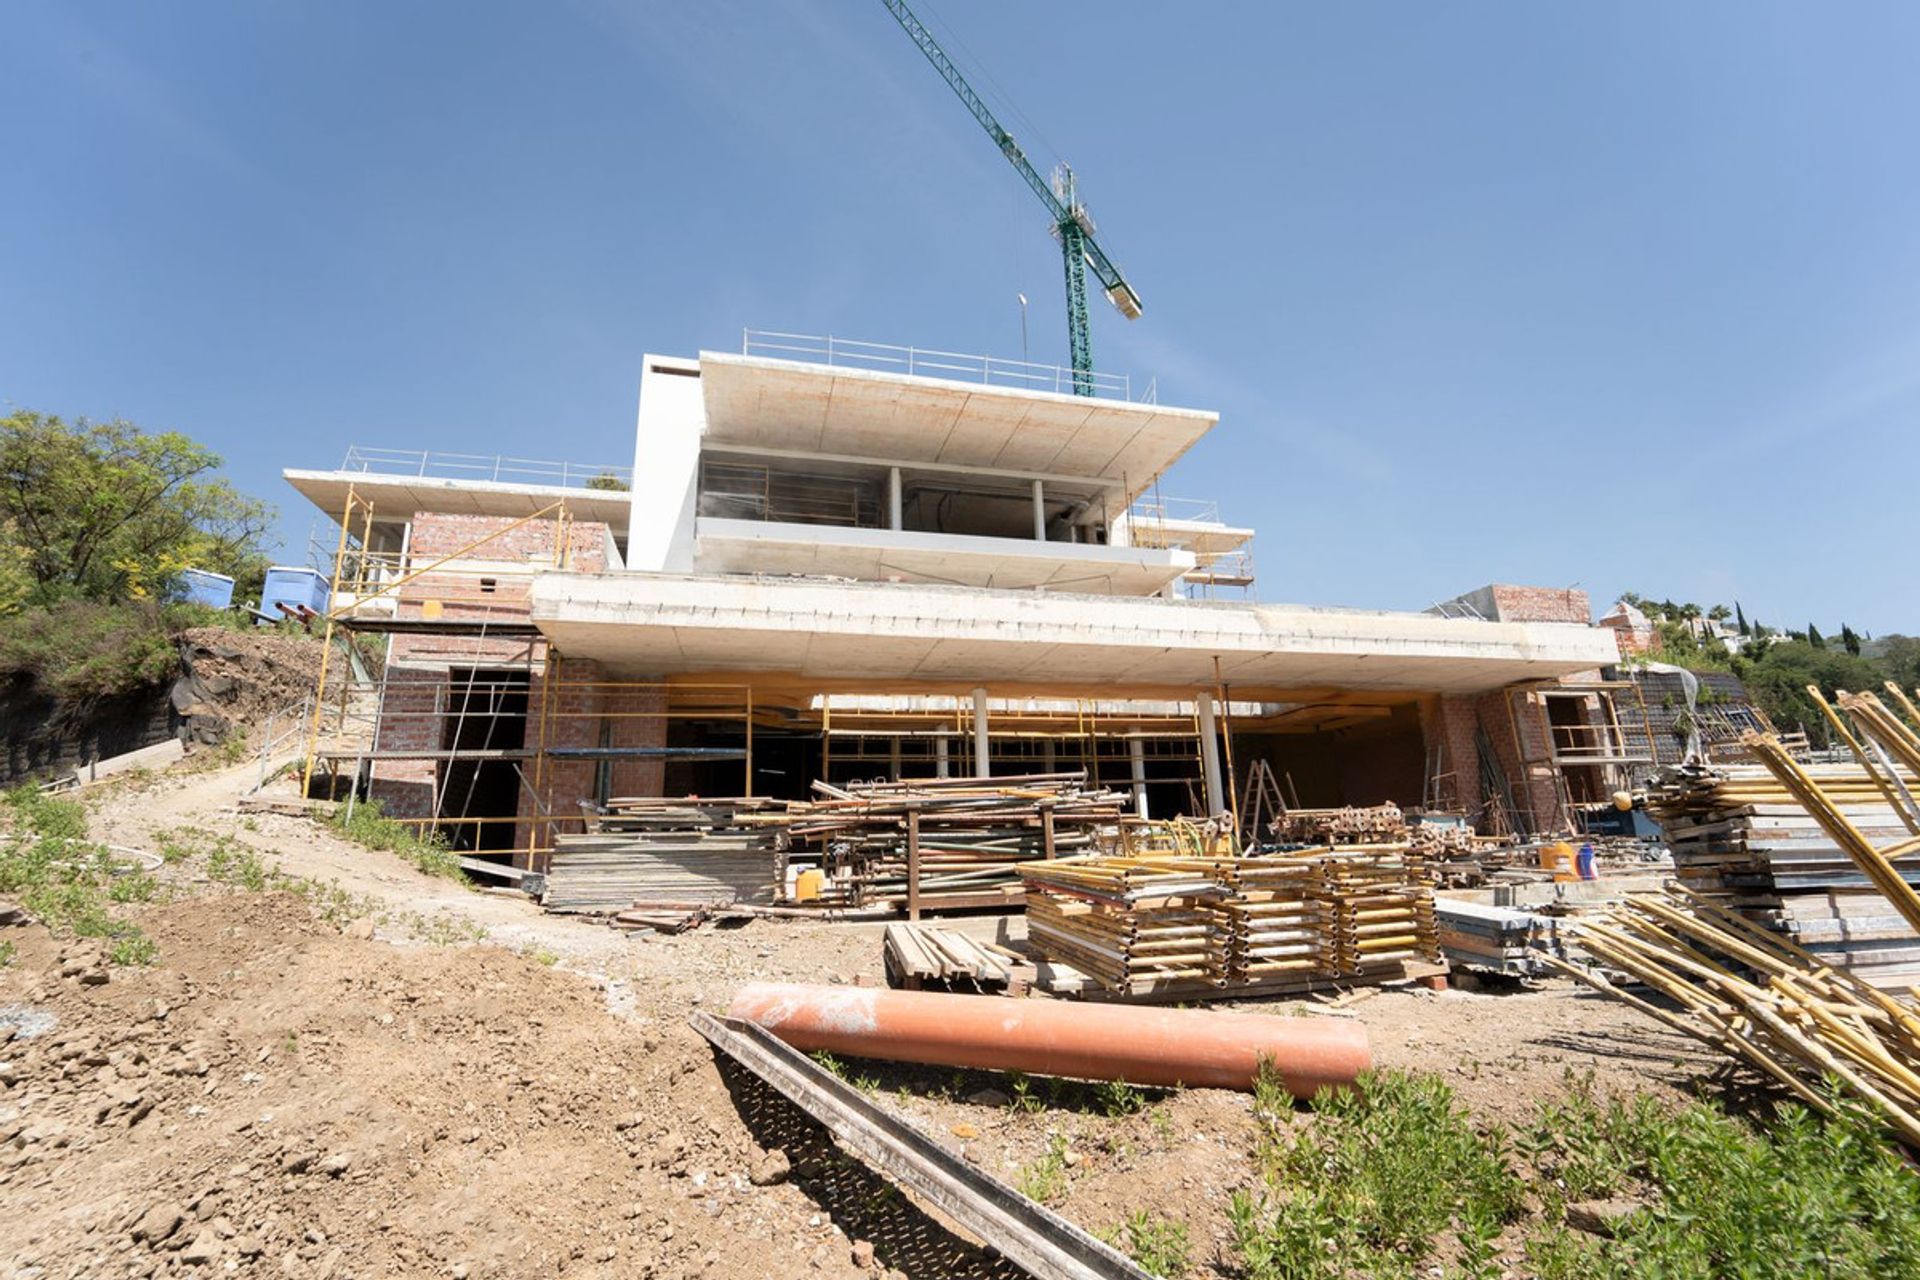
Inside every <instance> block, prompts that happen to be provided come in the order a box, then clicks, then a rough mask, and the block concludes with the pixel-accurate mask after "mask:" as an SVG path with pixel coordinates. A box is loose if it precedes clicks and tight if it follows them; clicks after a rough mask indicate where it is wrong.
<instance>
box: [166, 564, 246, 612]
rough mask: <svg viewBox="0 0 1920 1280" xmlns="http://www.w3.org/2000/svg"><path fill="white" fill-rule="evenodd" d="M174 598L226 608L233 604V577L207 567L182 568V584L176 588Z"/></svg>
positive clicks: (188, 602)
mask: <svg viewBox="0 0 1920 1280" xmlns="http://www.w3.org/2000/svg"><path fill="white" fill-rule="evenodd" d="M173 598H174V599H175V600H180V601H184V602H185V603H187V604H203V605H206V606H207V607H208V608H209V609H225V608H227V607H228V606H230V605H232V604H233V579H232V578H229V577H228V576H227V575H226V574H224V573H209V572H207V571H206V570H205V569H182V570H181V571H180V585H179V586H177V587H175V588H174V590H173Z"/></svg>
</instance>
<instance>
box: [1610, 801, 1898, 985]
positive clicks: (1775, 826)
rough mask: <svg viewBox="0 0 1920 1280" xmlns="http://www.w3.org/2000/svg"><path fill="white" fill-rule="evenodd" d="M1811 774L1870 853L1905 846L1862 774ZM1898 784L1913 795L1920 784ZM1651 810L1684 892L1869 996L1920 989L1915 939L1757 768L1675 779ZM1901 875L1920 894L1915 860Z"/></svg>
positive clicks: (1890, 813)
mask: <svg viewBox="0 0 1920 1280" xmlns="http://www.w3.org/2000/svg"><path fill="white" fill-rule="evenodd" d="M1806 772H1807V774H1808V776H1809V777H1811V778H1812V779H1813V780H1814V781H1815V782H1816V783H1817V784H1818V785H1819V787H1820V788H1821V789H1822V790H1823V791H1824V792H1826V793H1827V794H1828V795H1829V796H1830V797H1831V798H1832V800H1833V802H1834V803H1835V804H1837V805H1838V806H1839V807H1840V809H1841V811H1842V812H1843V813H1844V814H1846V816H1847V817H1848V818H1849V819H1850V820H1851V821H1852V823H1853V825H1854V826H1855V827H1857V828H1859V830H1860V832H1861V833H1862V834H1863V835H1865V836H1866V837H1868V839H1869V840H1871V841H1872V842H1873V843H1875V844H1877V845H1889V844H1893V843H1896V842H1898V841H1900V840H1904V839H1906V838H1907V837H1908V831H1907V828H1906V826H1905V825H1904V824H1903V823H1902V822H1901V820H1900V817H1899V815H1898V813H1897V812H1896V811H1895V810H1894V808H1893V806H1892V805H1891V804H1890V803H1888V801H1887V799H1886V797H1885V796H1884V795H1883V794H1882V793H1881V792H1880V790H1879V789H1878V788H1877V787H1876V786H1875V785H1874V783H1873V781H1872V779H1871V778H1870V777H1869V776H1868V774H1867V772H1866V770H1865V769H1863V768H1861V767H1860V766H1859V765H1857V764H1825V765H1811V766H1806ZM1903 777H1905V779H1906V782H1907V785H1908V786H1909V788H1910V789H1913V790H1914V791H1915V793H1916V794H1920V779H1915V778H1913V777H1911V776H1909V775H1903ZM1647 807H1648V809H1649V811H1650V812H1652V814H1653V815H1654V817H1655V818H1656V819H1657V820H1658V821H1659V822H1660V825H1661V827H1662V829H1663V830H1664V831H1665V833H1666V837H1667V843H1668V847H1669V848H1670V849H1671V850H1672V851H1673V864H1674V872H1675V874H1676V876H1677V877H1678V878H1679V880H1680V882H1681V883H1682V884H1684V885H1685V886H1687V888H1689V889H1692V890H1694V891H1696V892H1698V893H1700V894H1703V895H1705V896H1706V897H1708V898H1709V899H1711V900H1713V901H1714V902H1716V903H1719V904H1721V905H1723V906H1727V907H1730V908H1732V909H1734V910H1736V911H1739V912H1740V913H1741V914H1742V915H1743V916H1744V917H1745V918H1747V919H1749V920H1751V921H1753V922H1754V923H1756V924H1759V925H1761V926H1763V927H1765V928H1767V929H1769V930H1772V931H1774V932H1776V933H1778V934H1780V935H1782V936H1783V937H1785V938H1786V939H1788V940H1790V941H1792V942H1794V943H1796V944H1798V945H1799V946H1801V947H1804V948H1805V949H1806V950H1808V951H1809V952H1811V953H1812V954H1814V955H1817V956H1819V957H1820V958H1821V959H1822V960H1824V961H1826V962H1827V963H1829V964H1833V965H1836V966H1840V967H1843V968H1846V969H1849V970H1851V971H1852V972H1853V973H1854V974H1856V975H1857V976H1859V977H1860V978H1862V979H1864V980H1866V981H1868V982H1871V983H1873V984H1875V985H1876V986H1882V987H1892V988H1904V987H1906V986H1909V985H1911V984H1913V983H1916V982H1920V934H1916V933H1915V931H1914V930H1913V929H1912V928H1911V927H1910V926H1909V925H1908V924H1907V922H1906V921H1905V920H1904V919H1902V918H1901V916H1900V913H1899V912H1898V911H1896V910H1895V909H1894V908H1893V906H1892V904H1891V903H1889V902H1888V901H1887V899H1886V898H1885V897H1884V896H1883V895H1882V894H1880V893H1879V892H1878V891H1876V890H1875V889H1874V887H1873V885H1872V883H1871V882H1870V881H1869V879H1868V877H1867V876H1866V874H1865V873H1864V872H1863V871H1861V869H1860V868H1859V867H1858V866H1856V865H1855V863H1854V862H1853V860H1852V859H1851V858H1850V857H1849V856H1848V855H1847V853H1846V851H1845V850H1844V849H1842V848H1841V846H1840V845H1839V843H1838V842H1836V841H1835V840H1834V838H1833V837H1832V836H1831V835H1829V834H1828V833H1827V832H1826V831H1824V830H1823V829H1822V828H1821V825H1820V823H1819V821H1818V820H1817V819H1816V818H1815V817H1814V816H1813V814H1812V813H1810V812H1809V811H1808V810H1807V808H1806V807H1805V805H1803V804H1802V803H1801V802H1800V801H1799V800H1798V799H1796V798H1795V797H1794V796H1793V795H1792V794H1791V793H1790V792H1789V791H1788V790H1787V789H1786V788H1785V787H1784V786H1783V785H1782V784H1781V783H1780V782H1779V781H1777V780H1776V779H1775V778H1774V777H1773V775H1772V774H1771V773H1769V772H1768V770H1767V769H1766V768H1765V767H1764V766H1761V765H1721V766H1716V767H1715V768H1714V769H1713V770H1712V771H1711V772H1708V771H1706V770H1701V769H1688V770H1682V771H1676V772H1674V773H1672V774H1670V775H1669V776H1668V777H1667V778H1666V779H1665V780H1664V781H1663V784H1662V785H1661V786H1659V787H1658V788H1657V789H1655V790H1654V791H1653V792H1652V793H1650V795H1649V797H1648V805H1647ZM1899 870H1900V873H1901V874H1902V876H1903V877H1904V878H1905V879H1906V880H1907V882H1908V883H1910V884H1920V861H1915V860H1911V859H1909V860H1904V861H1902V862H1901V863H1900V864H1899Z"/></svg>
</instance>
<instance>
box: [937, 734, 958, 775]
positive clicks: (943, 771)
mask: <svg viewBox="0 0 1920 1280" xmlns="http://www.w3.org/2000/svg"><path fill="white" fill-rule="evenodd" d="M948 752H949V748H948V746H947V731H946V730H945V729H942V730H941V731H940V733H939V735H938V736H937V737H935V738H934V740H933V776H934V777H936V778H945V777H948V776H950V775H951V773H952V770H953V758H952V756H951V755H949V754H948Z"/></svg>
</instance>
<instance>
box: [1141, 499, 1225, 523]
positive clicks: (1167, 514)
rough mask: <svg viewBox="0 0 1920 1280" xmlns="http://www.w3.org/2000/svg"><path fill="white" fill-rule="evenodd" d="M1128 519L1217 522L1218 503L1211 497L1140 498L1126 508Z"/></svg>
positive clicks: (1144, 521) (1218, 519)
mask: <svg viewBox="0 0 1920 1280" xmlns="http://www.w3.org/2000/svg"><path fill="white" fill-rule="evenodd" d="M1127 519H1128V520H1130V521H1140V522H1143V523H1147V522H1160V521H1166V520H1182V521H1190V522H1192V523H1194V524H1219V523H1220V504H1219V503H1218V502H1217V501H1215V500H1214V499H1212V498H1141V499H1140V500H1139V501H1137V502H1135V503H1134V504H1133V505H1132V506H1131V507H1129V508H1127Z"/></svg>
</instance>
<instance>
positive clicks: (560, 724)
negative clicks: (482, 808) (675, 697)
mask: <svg viewBox="0 0 1920 1280" xmlns="http://www.w3.org/2000/svg"><path fill="white" fill-rule="evenodd" d="M549 698H550V699H551V706H550V707H549ZM527 708H528V711H527V742H528V744H529V745H533V744H535V743H537V742H538V741H539V740H540V736H541V733H542V728H541V725H542V721H543V720H544V722H545V729H544V733H545V739H546V744H547V746H548V747H549V748H553V747H599V746H610V747H664V746H665V745H666V744H667V718H666V708H667V698H666V690H665V688H664V686H661V685H655V684H645V683H642V682H633V681H621V680H614V679H610V678H609V677H607V676H606V675H604V674H603V673H602V672H601V670H600V668H599V666H598V664H596V663H593V662H586V661H581V660H578V659H574V660H565V659H563V660H562V661H561V663H560V666H559V668H558V672H557V675H556V677H555V684H554V686H553V687H552V688H551V689H543V688H542V687H541V681H540V679H539V677H538V676H536V677H535V679H534V682H533V691H532V693H531V695H530V696H529V697H528V699H527ZM603 727H604V733H605V738H604V741H603V739H602V733H603ZM609 768H610V771H611V777H610V779H609V784H608V791H607V794H608V796H609V797H612V796H657V795H659V794H661V789H662V786H663V784H664V782H665V776H666V762H665V761H663V760H660V759H658V758H651V759H649V758H645V757H640V758H628V759H615V760H613V761H611V762H610V763H609ZM599 769H600V763H599V762H598V761H594V760H565V761H563V760H554V759H551V758H549V759H548V760H547V761H546V763H545V764H544V765H543V767H542V769H541V776H540V787H539V795H540V802H541V804H543V805H545V806H546V810H547V812H548V813H549V814H551V815H554V816H556V817H559V816H564V817H567V818H569V819H571V818H574V817H576V816H577V815H578V814H579V813H580V802H581V801H582V800H587V801H591V800H593V799H594V789H595V781H596V779H597V777H598V775H599ZM529 780H531V778H530V779H529ZM538 811H539V809H538V806H536V805H535V803H534V799H533V797H532V796H531V795H527V794H522V796H521V798H520V816H521V817H523V818H527V817H532V816H534V815H535V814H536V813H538ZM557 829H558V830H560V831H578V830H580V824H579V823H578V822H574V821H569V822H564V823H560V824H558V827H557ZM520 833H521V838H520V840H519V841H517V842H516V843H518V844H520V845H521V846H523V847H524V846H525V845H526V844H527V843H528V840H529V839H530V838H531V836H532V834H533V830H532V827H531V825H530V824H523V825H522V827H521V828H520Z"/></svg>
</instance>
